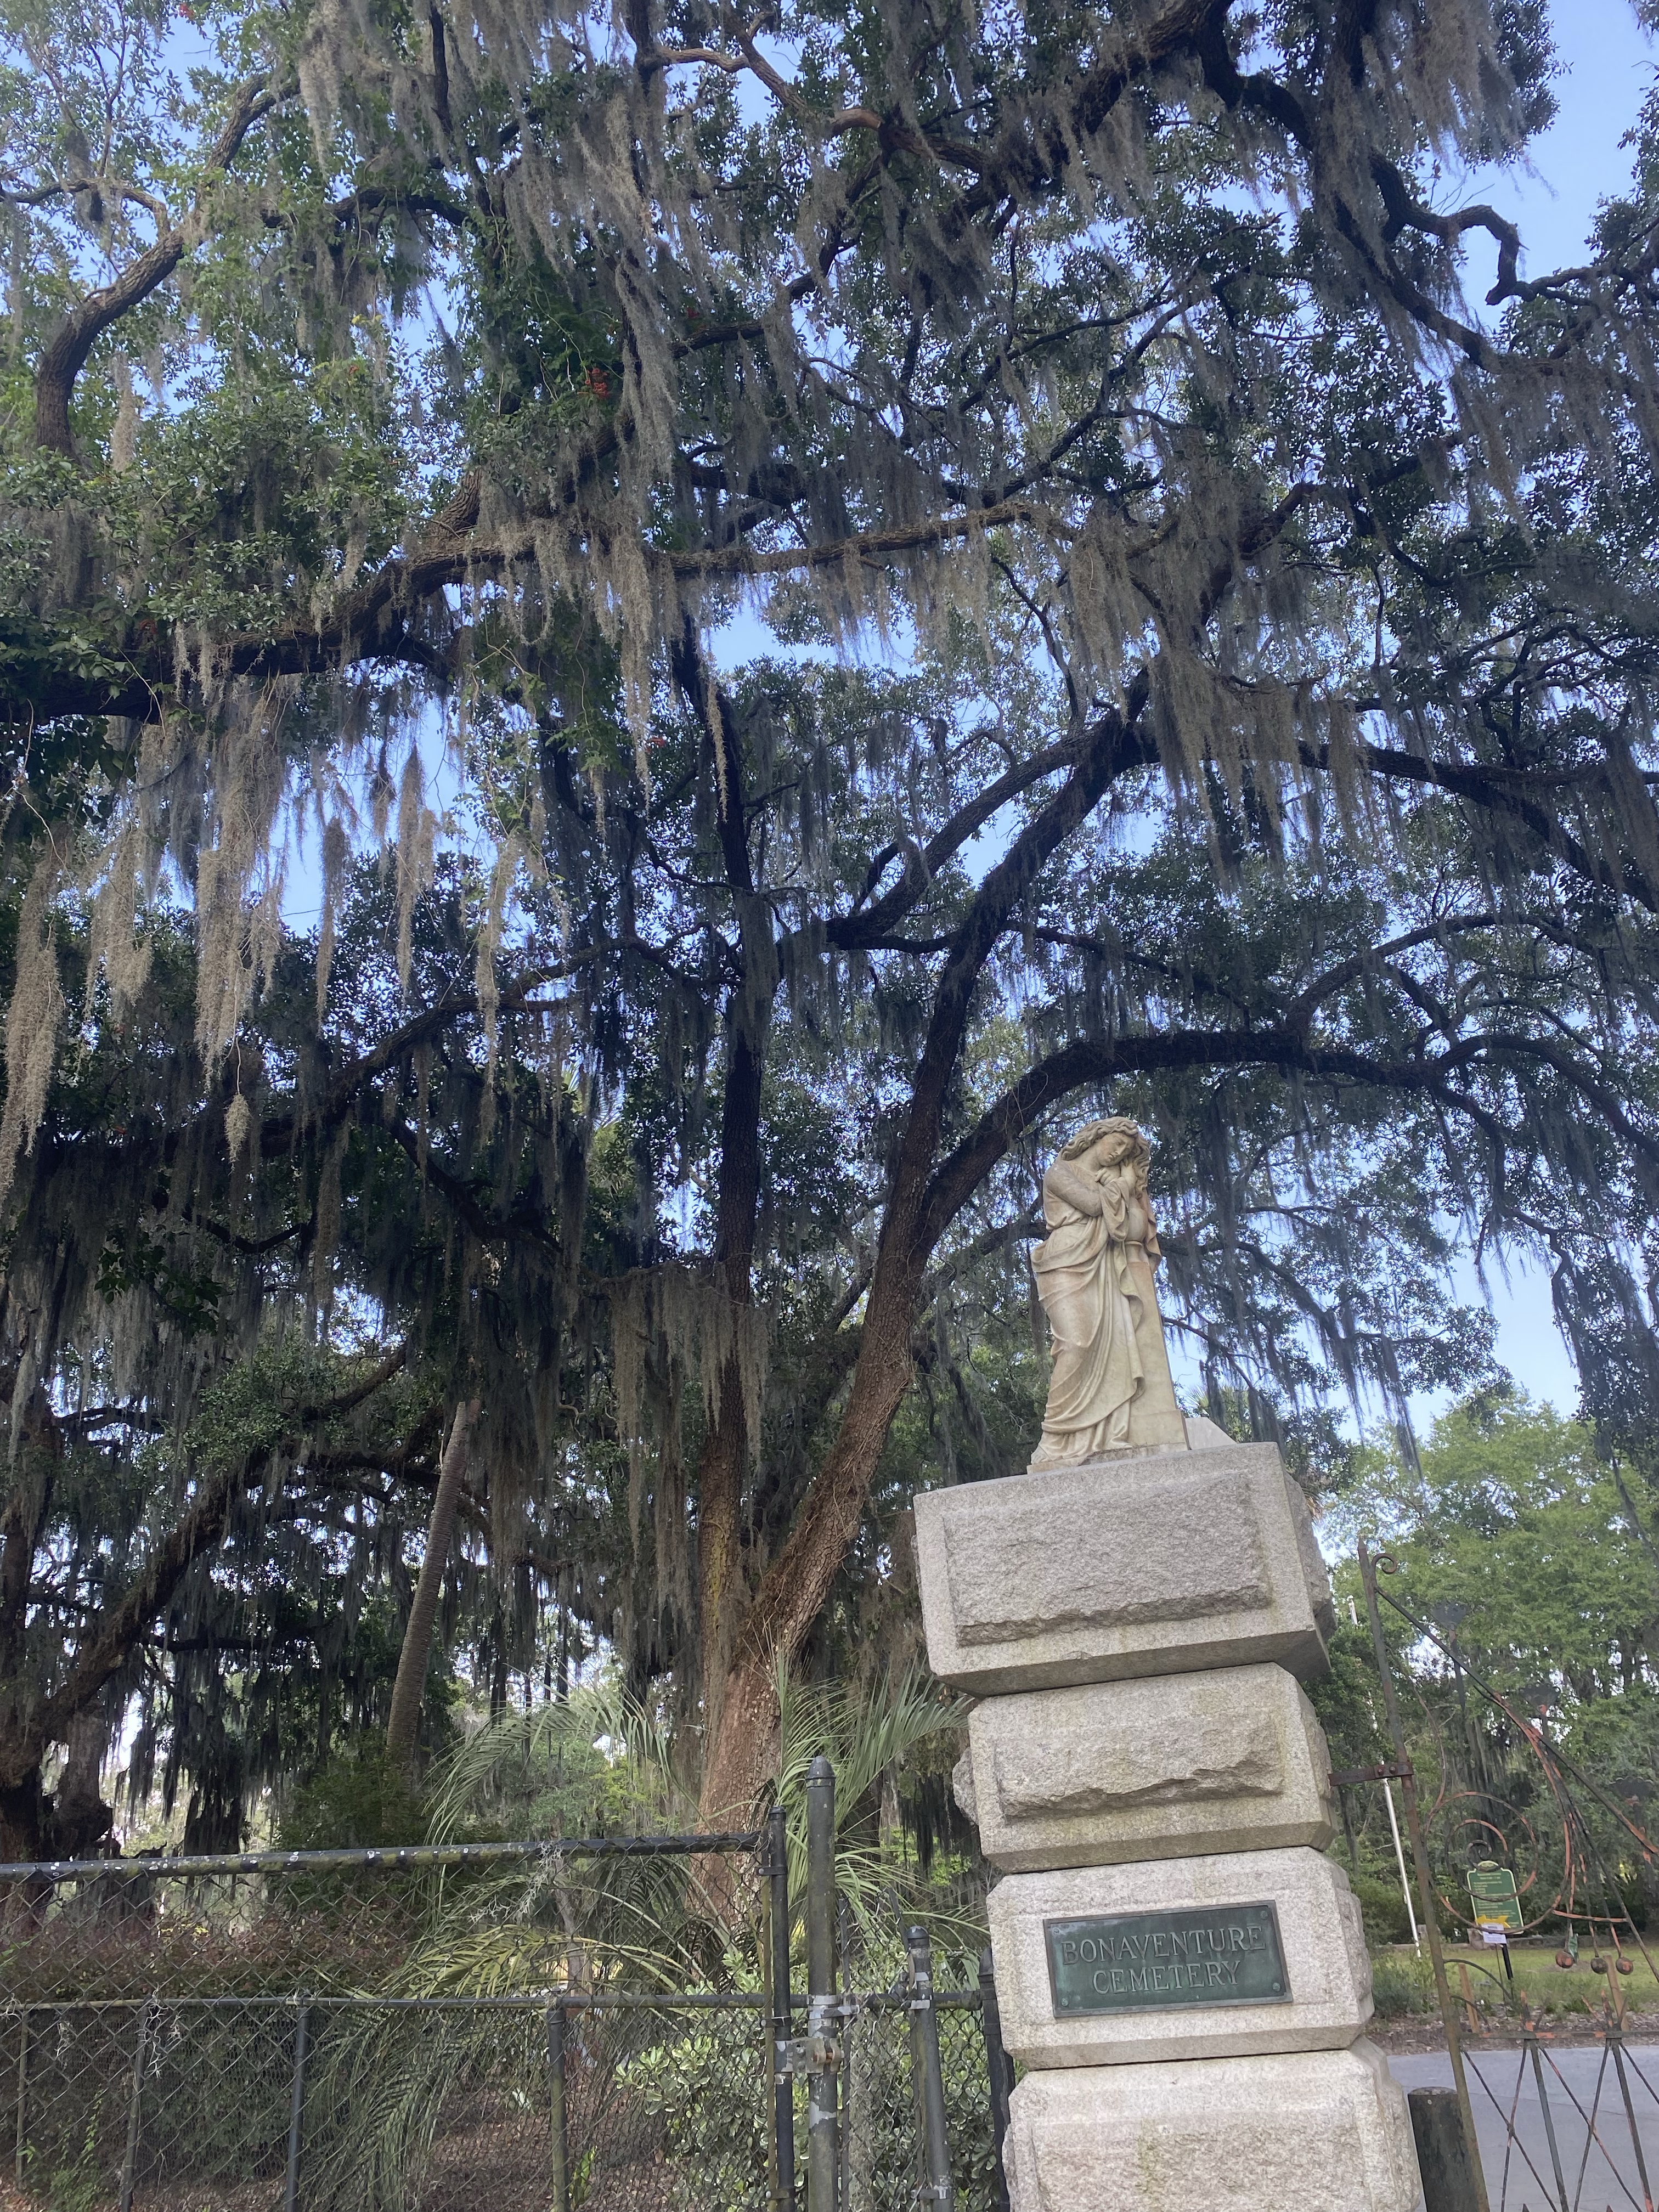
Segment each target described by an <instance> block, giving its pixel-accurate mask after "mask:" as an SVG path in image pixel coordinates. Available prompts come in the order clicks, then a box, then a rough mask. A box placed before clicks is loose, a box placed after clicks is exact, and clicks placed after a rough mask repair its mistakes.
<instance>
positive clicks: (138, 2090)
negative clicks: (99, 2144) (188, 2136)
mask: <svg viewBox="0 0 1659 2212" xmlns="http://www.w3.org/2000/svg"><path fill="white" fill-rule="evenodd" d="M154 2003H155V1999H154V1998H149V1999H147V2000H146V2001H145V2002H144V2003H143V2004H142V2005H140V2007H139V2008H138V2034H137V2040H136V2041H135V2042H134V2044H133V2046H132V2085H131V2091H130V2093H129V2095H128V2099H127V2142H126V2150H125V2154H124V2156H123V2158H122V2160H121V2212H132V2190H133V2183H134V2180H135V2179H136V2178H137V2169H138V2112H139V2106H141V2105H142V2103H143V2095H144V2058H145V2055H146V2051H147V2049H148V2046H149V2015H150V2010H151V2007H152V2006H153V2004H154Z"/></svg>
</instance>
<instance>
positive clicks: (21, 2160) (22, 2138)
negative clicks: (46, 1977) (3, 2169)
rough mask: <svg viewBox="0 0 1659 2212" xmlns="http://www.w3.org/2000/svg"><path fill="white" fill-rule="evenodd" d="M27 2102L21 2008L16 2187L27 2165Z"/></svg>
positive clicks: (26, 2060)
mask: <svg viewBox="0 0 1659 2212" xmlns="http://www.w3.org/2000/svg"><path fill="white" fill-rule="evenodd" d="M28 2101H29V2008H28V2007H27V2005H25V2006H24V2007H23V2011H22V2016H21V2020H20V2021H19V2022H18V2030H17V2147H16V2152H15V2166H16V2173H17V2186H18V2187H19V2188H20V2189H21V2187H22V2185H23V2172H24V2168H25V2166H27V2163H28V2142H29V2136H28V2117H27V2115H28Z"/></svg>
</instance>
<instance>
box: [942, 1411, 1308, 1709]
mask: <svg viewBox="0 0 1659 2212" xmlns="http://www.w3.org/2000/svg"><path fill="white" fill-rule="evenodd" d="M915 1514H916V1556H917V1560H918V1564H919V1566H920V1570H921V1606H922V1618H923V1620H924V1622H925V1624H926V1626H927V1656H928V1658H929V1660H930V1661H931V1662H932V1664H933V1672H934V1673H935V1674H937V1675H939V1678H940V1679H941V1680H944V1681H947V1682H954V1683H956V1684H957V1685H958V1686H960V1687H961V1688H963V1689H964V1690H972V1691H975V1692H979V1693H981V1694H987V1693H990V1692H997V1691H1007V1690H1035V1689H1046V1688H1050V1687H1058V1686H1063V1685H1065V1684H1067V1683H1073V1682H1099V1681H1109V1680H1121V1679H1123V1678H1124V1677H1127V1676H1132V1675H1137V1674H1180V1673H1185V1672H1188V1671H1189V1670H1192V1669H1194V1668H1206V1667H1236V1666H1242V1665H1245V1664H1248V1663H1249V1662H1253V1661H1273V1662H1277V1663H1279V1665H1281V1666H1285V1667H1289V1668H1291V1670H1292V1671H1293V1672H1294V1673H1296V1674H1304V1675H1312V1674H1322V1673H1323V1672H1324V1670H1325V1665H1326V1659H1325V1638H1326V1637H1327V1636H1328V1635H1329V1633H1330V1632H1331V1628H1332V1626H1333V1623H1334V1615H1333V1613H1332V1610H1331V1594H1330V1583H1329V1580H1328V1577H1327V1575H1326V1572H1325V1565H1324V1561H1323V1560H1322V1558H1321V1557H1320V1553H1319V1547H1318V1545H1317V1543H1316V1541H1315V1540H1314V1534H1313V1528H1312V1525H1311V1523H1310V1521H1309V1518H1308V1507H1307V1501H1306V1499H1305V1498H1304V1497H1303V1495H1302V1492H1301V1491H1300V1490H1299V1489H1298V1488H1297V1485H1296V1484H1295V1483H1294V1482H1292V1481H1291V1478H1290V1476H1289V1475H1288V1474H1286V1473H1285V1468H1284V1464H1283V1462H1282V1461H1281V1460H1280V1458H1279V1451H1278V1448H1277V1446H1276V1445H1273V1444H1233V1445H1231V1446H1230V1447H1228V1448H1227V1449H1211V1450H1206V1451H1194V1452H1186V1453H1178V1452H1170V1453H1160V1454H1157V1455H1152V1456H1148V1457H1143V1458H1139V1459H1128V1460H1114V1461H1112V1462H1109V1463H1103V1464H1101V1465H1100V1466H1097V1467H1083V1468H1061V1469H1056V1470H1054V1471H1052V1472H1050V1473H1048V1474H1019V1475H1012V1476H1009V1477H1007V1478H1006V1479H1005V1480H1002V1481H1000V1482H971V1483H964V1484H963V1485H961V1486H959V1487H957V1488H956V1489H951V1490H932V1491H927V1492H924V1493H923V1494H922V1495H921V1497H919V1498H917V1499H916V1505H915Z"/></svg>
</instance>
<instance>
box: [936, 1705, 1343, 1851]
mask: <svg viewBox="0 0 1659 2212" xmlns="http://www.w3.org/2000/svg"><path fill="white" fill-rule="evenodd" d="M969 1760H970V1768H971V1796H972V1817H973V1818H974V1819H975V1820H977V1822H978V1824H979V1840H980V1848H981V1850H983V1852H984V1854H985V1856H986V1857H987V1859H988V1860H989V1861H990V1863H991V1864H992V1865H993V1866H994V1867H1000V1868H1001V1869H1003V1870H1004V1871H1005V1872H1006V1873H1010V1874H1015V1873H1026V1872H1030V1871H1032V1870H1034V1869H1041V1868H1045V1867H1077V1866H1116V1865H1121V1864H1125V1863H1130V1862H1133V1861H1136V1860H1140V1859H1176V1858H1188V1857H1193V1856H1194V1854H1197V1853H1200V1852H1207V1851H1254V1850H1271V1849H1274V1848H1284V1847H1287V1846H1291V1845H1295V1844H1310V1845H1311V1846H1312V1848H1313V1849H1314V1850H1323V1849H1324V1847H1325V1845H1326V1844H1328V1843H1329V1841H1330V1840H1331V1837H1332V1834H1333V1832H1334V1830H1333V1826H1332V1823H1333V1820H1334V1805H1333V1802H1332V1796H1331V1785H1330V1766H1331V1760H1330V1753H1329V1751H1328V1748H1327V1747H1326V1743H1325V1732H1324V1730H1323V1729H1322V1728H1321V1727H1320V1725H1319V1722H1318V1719H1317V1717H1316V1715H1315V1713H1314V1709H1313V1707H1312V1706H1311V1705H1310V1704H1309V1703H1308V1700H1307V1699H1306V1698H1305V1697H1304V1695H1303V1693H1302V1691H1301V1690H1300V1688H1299V1687H1298V1686H1297V1683H1296V1682H1295V1681H1294V1680H1293V1679H1292V1678H1291V1676H1290V1675H1289V1674H1286V1673H1285V1670H1284V1668H1282V1667H1223V1668H1214V1669H1212V1670H1211V1671H1209V1672H1207V1673H1205V1674H1156V1675H1152V1676H1149V1677H1148V1678H1147V1679H1146V1680H1143V1681H1139V1682H1095V1683H1090V1684H1087V1685H1085V1686H1083V1687H1080V1688H1077V1689H1070V1690H1033V1691H1028V1692H1025V1693H1024V1695H1023V1696H1018V1697H1011V1698H987V1699H985V1700H984V1701H983V1703H982V1704H980V1705H975V1708H974V1711H973V1716H972V1718H971V1719H970V1721H969Z"/></svg>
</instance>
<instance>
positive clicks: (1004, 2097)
mask: <svg viewBox="0 0 1659 2212" xmlns="http://www.w3.org/2000/svg"><path fill="white" fill-rule="evenodd" d="M979 2016H980V2024H981V2027H983V2028H984V2030H985V2070H986V2072H987V2074H988V2075H990V2077H991V2141H992V2143H993V2145H994V2148H995V2150H996V2154H997V2172H996V2185H997V2212H1008V2169H1007V2166H1006V2164H1005V2163H1004V2159H1003V2148H1002V2146H1003V2143H1004V2142H1005V2141H1006V2137H1007V2134H1008V2096H1009V2092H1010V2091H1011V2090H1012V2087H1013V2086H1014V2063H1013V2061H1012V2058H1010V2057H1009V2056H1008V2053H1007V2051H1006V2050H1005V2049H1004V2048H1003V2043H1002V2008H1001V2006H1000V2004H999V2003H998V2002H997V1978H996V1975H995V1972H994V1971H993V1966H992V1960H991V1954H990V1953H989V1952H988V1951H981V1953H980V1954H979Z"/></svg>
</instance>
